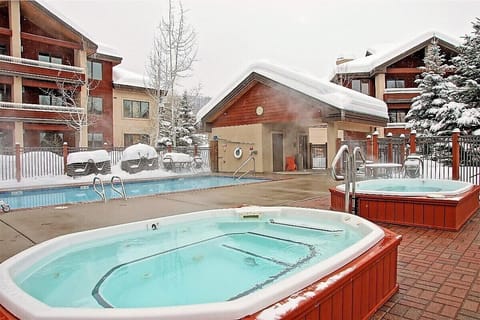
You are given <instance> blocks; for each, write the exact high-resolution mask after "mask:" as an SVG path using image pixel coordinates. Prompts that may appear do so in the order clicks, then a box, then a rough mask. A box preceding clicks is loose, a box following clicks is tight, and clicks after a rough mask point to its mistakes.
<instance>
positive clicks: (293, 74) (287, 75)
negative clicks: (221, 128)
mask: <svg viewBox="0 0 480 320" xmlns="http://www.w3.org/2000/svg"><path fill="white" fill-rule="evenodd" d="M251 73H257V74H259V75H262V76H264V77H266V78H268V79H271V80H273V81H276V82H278V83H280V84H283V85H285V86H287V87H289V88H292V89H294V90H297V91H299V92H302V93H303V94H305V95H308V96H310V97H312V98H315V99H317V100H320V101H322V102H324V103H326V104H329V105H331V106H332V107H334V108H337V109H339V110H344V111H352V112H356V113H362V114H367V115H372V116H376V117H380V118H384V119H388V114H387V105H386V104H385V103H384V102H383V101H381V100H378V99H376V98H373V97H370V96H368V95H365V94H362V93H359V92H356V91H354V90H351V89H348V88H345V87H342V86H339V85H336V84H334V83H331V82H330V81H328V80H326V79H319V78H316V77H313V76H311V75H308V74H305V73H302V72H298V71H292V70H289V69H285V68H283V67H280V66H277V65H274V64H271V63H268V62H259V63H255V64H253V65H251V66H250V67H249V68H247V70H246V71H245V72H243V73H242V74H241V75H240V76H239V77H237V78H236V79H235V80H234V81H233V82H231V84H230V85H228V86H227V87H226V88H225V90H223V91H222V92H221V93H220V94H219V95H218V96H216V97H215V98H213V99H211V100H210V101H209V102H208V103H207V104H206V105H205V106H204V107H203V108H201V109H200V110H199V111H198V113H197V121H201V120H202V118H204V117H205V116H206V115H207V114H208V113H209V112H210V111H211V110H212V109H213V108H214V107H215V106H217V105H218V104H219V103H220V102H221V101H222V99H223V98H224V97H226V96H227V95H228V94H229V93H230V92H231V91H232V90H233V89H234V88H236V87H237V86H238V85H239V84H240V83H242V82H243V81H244V80H245V79H246V78H247V77H248V76H249V75H250V74H251Z"/></svg>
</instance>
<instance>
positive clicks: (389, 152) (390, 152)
mask: <svg viewBox="0 0 480 320" xmlns="http://www.w3.org/2000/svg"><path fill="white" fill-rule="evenodd" d="M387 137H388V149H387V162H390V163H392V162H393V147H392V133H391V132H389V133H387Z"/></svg>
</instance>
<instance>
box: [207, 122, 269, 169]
mask: <svg viewBox="0 0 480 320" xmlns="http://www.w3.org/2000/svg"><path fill="white" fill-rule="evenodd" d="M262 130H263V129H262V124H252V125H244V126H232V127H219V128H213V129H212V134H211V136H212V137H213V138H215V137H216V139H218V170H219V171H220V172H234V171H235V170H237V169H238V167H240V165H241V164H242V163H243V162H244V161H245V160H246V159H247V158H248V156H249V154H250V148H253V150H258V154H257V156H256V157H255V160H256V161H255V170H256V171H257V172H264V168H263V156H262V152H261V150H262V148H263V143H262V136H263V135H262ZM236 148H241V149H242V157H241V158H239V159H237V158H235V157H234V154H233V153H234V150H235V149H236ZM252 168H253V164H252V163H249V164H247V165H246V166H245V170H241V171H242V172H244V171H246V170H250V169H252Z"/></svg>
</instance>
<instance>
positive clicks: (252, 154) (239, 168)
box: [232, 151, 256, 180]
mask: <svg viewBox="0 0 480 320" xmlns="http://www.w3.org/2000/svg"><path fill="white" fill-rule="evenodd" d="M255 154H256V152H255V151H252V152H251V153H250V156H249V157H248V158H247V160H245V161H244V162H243V163H242V164H241V165H240V167H238V169H237V170H235V172H234V173H233V175H232V178H233V179H235V176H236V175H237V173H238V172H239V171H240V170H241V169H242V168H243V167H245V166H246V165H247V163H249V162H250V161H253V169H250V170H248V171H245V172H244V173H243V174H242V175H241V176H239V177H238V178H237V179H238V180H240V179H241V178H243V177H244V176H246V175H247V174H249V173H250V172H252V171H253V175H255V172H256V170H255V157H254V155H255Z"/></svg>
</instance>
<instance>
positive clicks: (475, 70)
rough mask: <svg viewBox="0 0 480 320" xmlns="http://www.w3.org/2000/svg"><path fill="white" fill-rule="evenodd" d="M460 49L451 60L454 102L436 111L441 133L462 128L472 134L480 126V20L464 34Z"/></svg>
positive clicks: (438, 128) (451, 97) (462, 130)
mask: <svg viewBox="0 0 480 320" xmlns="http://www.w3.org/2000/svg"><path fill="white" fill-rule="evenodd" d="M458 50H459V54H458V56H457V57H455V58H453V59H452V62H453V65H454V66H455V74H454V75H452V76H451V77H450V80H451V81H452V83H453V84H454V87H453V89H452V90H451V93H450V100H451V101H452V102H450V103H448V105H445V106H444V107H443V108H441V109H440V110H439V112H438V113H437V120H438V124H437V125H436V126H435V130H437V132H438V133H449V132H450V131H451V129H453V128H459V129H460V131H461V132H462V133H467V134H469V133H471V132H473V131H475V130H477V129H479V128H480V19H478V18H477V20H476V21H475V22H474V23H473V32H472V35H466V36H465V37H464V43H463V44H462V45H460V46H459V48H458ZM453 123H455V124H456V125H455V126H454V125H453Z"/></svg>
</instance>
